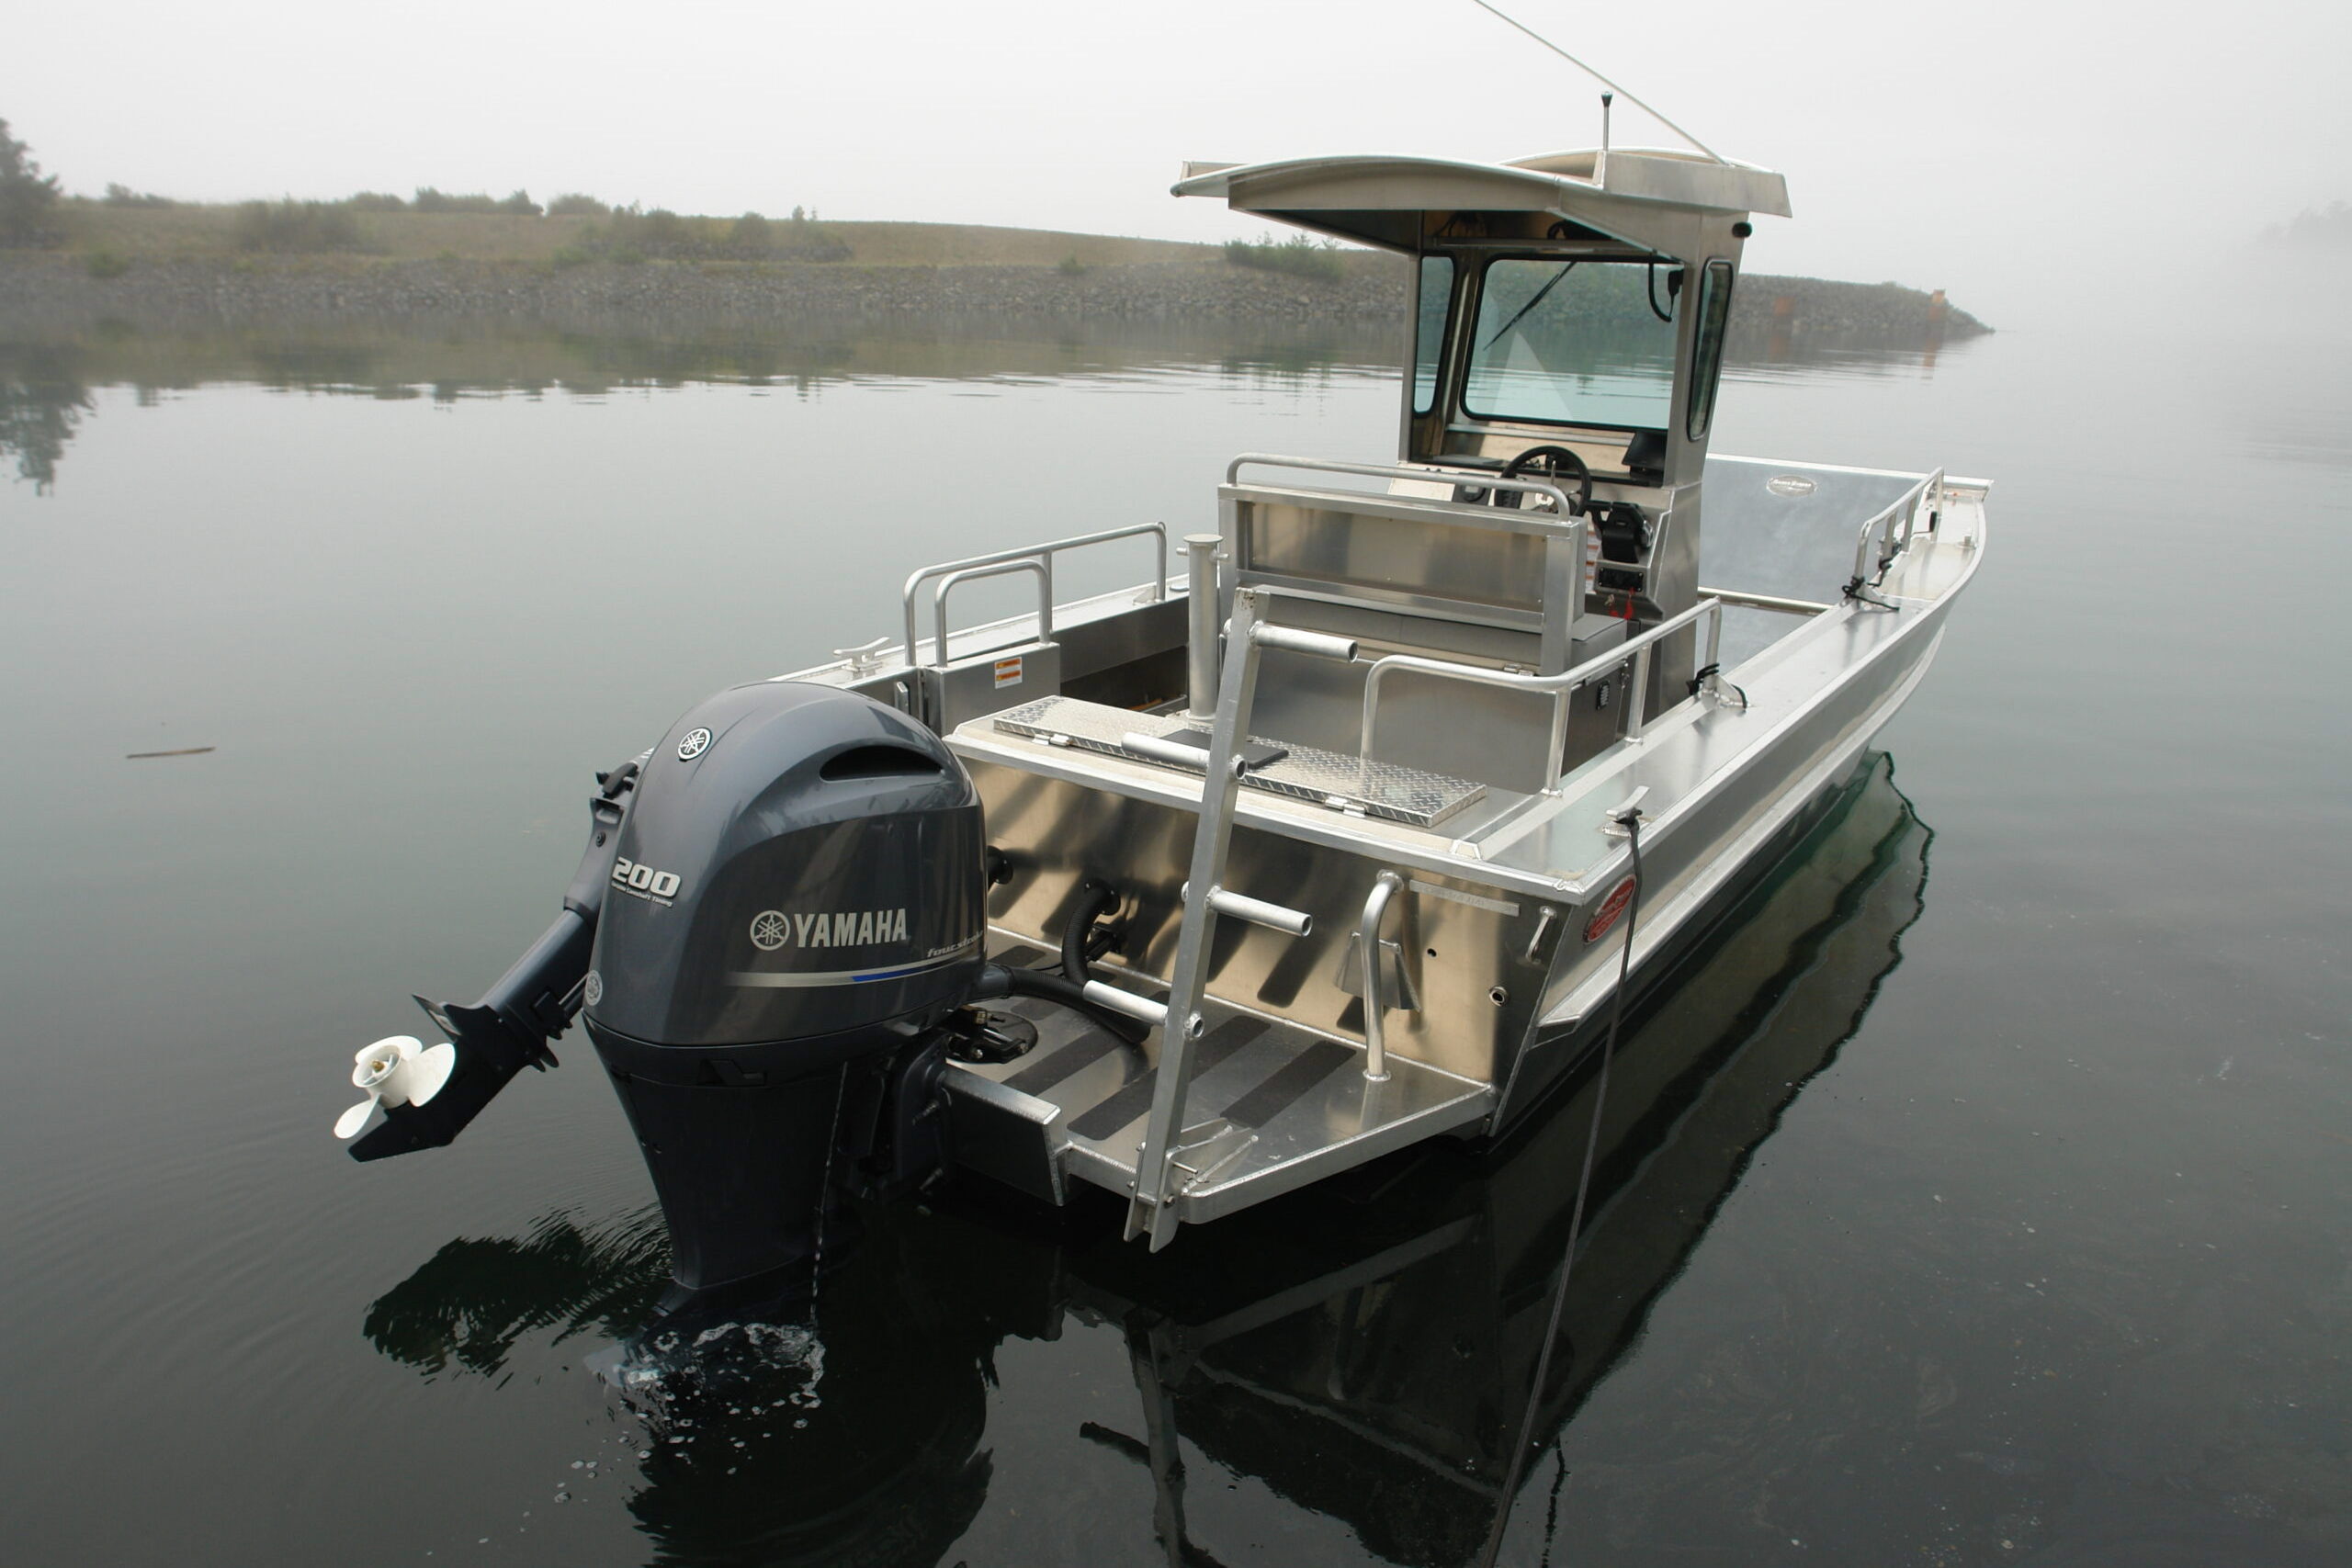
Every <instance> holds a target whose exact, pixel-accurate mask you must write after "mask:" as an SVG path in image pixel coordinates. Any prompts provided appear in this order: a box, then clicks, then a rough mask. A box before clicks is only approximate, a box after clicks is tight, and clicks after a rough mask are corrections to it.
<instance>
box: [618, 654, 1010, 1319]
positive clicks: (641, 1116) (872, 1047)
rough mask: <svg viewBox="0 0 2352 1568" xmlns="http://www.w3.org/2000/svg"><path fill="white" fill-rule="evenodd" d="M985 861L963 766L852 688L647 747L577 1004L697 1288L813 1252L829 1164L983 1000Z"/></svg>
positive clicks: (725, 720) (976, 806) (778, 699)
mask: <svg viewBox="0 0 2352 1568" xmlns="http://www.w3.org/2000/svg"><path fill="white" fill-rule="evenodd" d="M982 852H983V844H982V827H981V816H980V803H979V797H978V793H977V792H976V791H975V790H974V789H973V786H972V782H971V780H970V778H969V777H967V775H966V773H965V772H964V769H963V767H962V765H961V764H960V763H958V762H957V761H956V758H955V757H954V756H953V755H952V754H951V753H950V752H949V751H948V750H947V749H946V748H945V747H944V746H943V745H941V744H940V742H939V740H938V738H937V737H935V736H934V735H933V734H932V733H931V731H929V730H928V729H925V728H923V727H922V726H921V725H920V724H918V723H916V722H915V721H913V720H912V719H910V718H908V717H907V716H904V715H902V714H899V713H898V712H896V711H895V710H893V709H890V708H887V707H884V706H882V705H879V704H876V703H873V702H869V701H867V700H866V699H865V698H863V697H860V696H856V695H854V694H849V693H845V692H840V691H835V690H831V689H829V688H826V687H820V686H813V685H803V684H799V683H796V682H759V683H756V684H752V685H747V686H739V687H736V688H734V689H732V690H730V691H727V692H722V693H720V694H718V695H717V696H715V697H713V698H711V699H710V700H709V701H707V702H706V703H704V704H703V705H700V706H699V707H697V708H695V710H694V711H693V712H691V713H689V714H688V715H686V716H685V717H684V718H683V719H681V720H679V722H678V724H677V725H676V726H675V727H674V728H673V729H672V731H671V733H670V734H669V735H667V736H666V737H664V738H663V739H662V744H661V745H660V746H658V747H656V748H655V749H654V751H653V754H652V757H651V758H650V760H649V761H647V763H646V764H645V767H644V769H643V772H642V773H641V775H640V776H639V780H638V784H637V794H636V799H635V801H634V802H633V803H632V805H631V807H630V810H629V814H628V821H627V823H626V825H625V826H624V828H623V829H622V833H621V839H620V845H619V852H618V856H617V858H616V860H615V862H614V865H613V871H612V878H611V885H610V886H609V887H608V888H607V889H606V897H605V908H604V911H603V917H602V919H600V920H599V922H598V925H597V930H596V938H595V946H594V951H593V953H592V954H591V955H590V959H589V970H588V975H587V980H586V985H585V986H584V987H583V990H582V998H583V1000H584V1002H585V1004H586V1005H585V1010H584V1013H583V1017H584V1020H585V1021H586V1024H587V1027H588V1036H589V1039H590V1040H591V1041H592V1042H593V1043H594V1045H595V1047H596V1052H597V1055H599V1056H600V1057H601V1058H602V1059H603V1061H604V1064H605V1069H606V1071H607V1072H609V1073H610V1074H611V1076H612V1079H613V1083H614V1086H615V1088H616V1089H617V1090H618V1091H619V1094H620V1099H621V1104H622V1105H623V1107H624V1108H626V1110H627V1111H628V1119H629V1122H630V1125H631V1126H632V1127H633V1128H634V1129H635V1131H636V1133H637V1137H638V1142H639V1145H640V1146H641V1147H642V1148H643V1150H644V1154H645V1161H646V1165H647V1167H648V1168H650V1170H651V1172H652V1175H653V1184H654V1188H655V1190H656V1191H657V1192H658V1193H659V1195H660V1197H661V1201H662V1213H663V1216H664V1218H665V1219H666V1220H667V1221H668V1222H669V1227H670V1236H671V1245H672V1252H673V1273H674V1275H675V1278H676V1280H677V1281H678V1283H679V1284H680V1285H681V1286H683V1287H684V1288H685V1289H686V1290H688V1291H694V1292H707V1291H709V1290H712V1289H714V1288H718V1287H722V1286H729V1285H735V1284H746V1283H748V1282H750V1281H752V1280H758V1279H762V1278H763V1277H765V1276H769V1275H773V1274H775V1272H776V1271H777V1270H779V1269H790V1268H792V1267H794V1266H796V1265H799V1264H803V1263H805V1262H806V1261H808V1259H809V1254H810V1252H811V1251H812V1250H813V1249H814V1248H815V1247H816V1246H817V1245H818V1238H819V1236H820V1234H821V1227H822V1223H823V1218H822V1217H823V1214H824V1213H825V1211H826V1208H827V1206H828V1205H829V1203H830V1202H831V1199H832V1197H833V1195H834V1193H835V1192H836V1190H838V1187H839V1180H838V1179H837V1178H836V1176H835V1173H834V1172H833V1167H834V1166H835V1164H836V1162H837V1161H838V1160H839V1159H841V1158H842V1156H843V1155H844V1154H846V1155H848V1156H850V1157H851V1158H853V1159H856V1158H865V1157H869V1156H871V1155H872V1154H873V1152H874V1150H873V1145H874V1144H875V1143H876V1139H877V1138H880V1139H884V1140H887V1139H888V1136H889V1134H890V1128H888V1127H880V1128H877V1124H876V1123H877V1118H884V1119H888V1121H890V1122H898V1121H899V1120H900V1118H899V1117H897V1116H894V1115H893V1114H892V1106H891V1103H890V1102H891V1101H892V1100H894V1099H896V1098H899V1094H898V1093H896V1092H894V1091H900V1090H903V1089H904V1085H903V1084H900V1083H899V1082H898V1081H897V1080H899V1079H901V1078H903V1077H905V1076H906V1075H907V1073H908V1072H909V1071H910V1069H912V1068H913V1067H914V1066H915V1065H916V1064H915V1061H914V1058H916V1057H918V1056H921V1055H924V1054H926V1053H929V1054H931V1055H933V1056H934V1057H935V1055H936V1052H937V1049H938V1047H937V1045H936V1043H934V1041H933V1036H934V1034H935V1032H937V1029H938V1026H939V1025H940V1024H941V1023H942V1022H943V1021H945V1020H946V1018H947V1017H948V1015H949V1014H950V1013H952V1012H953V1011H955V1010H956V1009H958V1008H960V1007H961V1006H962V1005H963V1004H964V1003H965V1001H966V1000H967V998H969V997H970V996H971V995H972V993H973V992H974V990H975V988H976V987H977V985H978V978H979V976H980V972H981V969H982V967H983V963H984V953H983V945H984V942H983V939H984V935H985V931H986V910H985V904H984V900H985V892H986V882H985V876H984V873H983V870H982ZM843 1174H845V1173H843Z"/></svg>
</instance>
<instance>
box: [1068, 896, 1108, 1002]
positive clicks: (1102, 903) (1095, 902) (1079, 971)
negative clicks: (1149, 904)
mask: <svg viewBox="0 0 2352 1568" xmlns="http://www.w3.org/2000/svg"><path fill="white" fill-rule="evenodd" d="M1118 907H1119V890H1118V889H1117V888H1115V887H1114V886H1111V885H1110V884H1109V883H1107V882H1097V881H1095V880H1094V879H1093V878H1092V877H1089V878H1088V879H1087V880H1086V881H1084V882H1081V883H1080V884H1079V885H1078V908H1075V909H1072V910H1071V911H1070V912H1069V919H1068V920H1067V921H1065V922H1064V923H1063V925H1062V975H1063V976H1064V977H1065V978H1067V979H1068V980H1069V981H1070V983H1071V984H1073V985H1079V986H1083V985H1084V984H1086V982H1087V981H1089V980H1091V979H1092V978H1093V977H1094V972H1093V971H1092V970H1091V969H1090V968H1088V967H1087V961H1088V959H1089V957H1090V956H1091V955H1090V954H1089V953H1087V951H1086V946H1087V941H1088V939H1089V938H1091V936H1093V934H1094V922H1095V921H1097V920H1099V919H1102V918H1103V916H1105V915H1107V914H1109V913H1110V912H1111V911H1112V910H1114V909H1115V908H1118Z"/></svg>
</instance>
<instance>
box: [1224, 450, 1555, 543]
mask: <svg viewBox="0 0 2352 1568" xmlns="http://www.w3.org/2000/svg"><path fill="white" fill-rule="evenodd" d="M1248 467H1255V468H1299V469H1303V470H1305V471H1306V472H1308V473H1317V474H1354V475H1357V476H1360V477H1361V478H1363V479H1410V480H1413V481H1414V482H1415V483H1418V484H1476V485H1478V486H1480V487H1482V488H1483V489H1487V490H1507V491H1514V492H1516V493H1518V494H1521V495H1545V496H1550V497H1551V498H1552V502H1553V504H1554V505H1555V506H1556V507H1558V508H1559V513H1560V521H1561V523H1562V524H1563V525H1570V524H1574V523H1575V522H1576V520H1575V519H1574V518H1572V517H1571V516H1570V515H1569V511H1568V497H1567V492H1566V491H1563V490H1562V489H1561V488H1560V487H1559V486H1558V485H1556V484H1555V483H1552V482H1551V481H1549V480H1545V479H1502V478H1499V477H1498V478H1494V479H1489V478H1487V476H1486V475H1484V474H1481V475H1479V476H1478V477H1477V478H1476V479H1464V478H1462V477H1459V476H1457V475H1454V474H1450V473H1444V472H1442V471H1440V470H1438V469H1435V468H1398V467H1397V466H1396V465H1395V464H1393V463H1341V462H1335V461H1333V460H1332V459H1330V458H1328V457H1282V456H1280V455H1278V454H1276V453H1272V452H1244V453H1243V454H1241V456H1239V457H1236V458H1235V459H1233V461H1231V462H1230V463H1227V465H1226V466H1225V482H1226V483H1227V484H1235V483H1238V482H1239V479H1240V474H1241V470H1242V469H1243V468H1248ZM1331 493H1336V494H1340V495H1346V494H1347V493H1349V492H1347V491H1336V492H1331ZM1447 504H1448V505H1453V504H1458V503H1456V502H1447ZM1530 515H1533V514H1532V513H1530ZM1579 526H1580V525H1579Z"/></svg>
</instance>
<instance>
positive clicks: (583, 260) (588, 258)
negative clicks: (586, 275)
mask: <svg viewBox="0 0 2352 1568" xmlns="http://www.w3.org/2000/svg"><path fill="white" fill-rule="evenodd" d="M595 259H596V253H595V252H594V251H592V250H590V249H589V248H588V247H587V246H585V245H558V246H557V247H556V248H555V254H553V255H551V256H549V257H548V260H549V261H550V262H553V263H554V264H555V268H556V270H557V271H558V272H561V271H562V270H563V269H564V268H566V267H573V266H586V265H588V264H589V263H590V262H592V261H594V260H595Z"/></svg>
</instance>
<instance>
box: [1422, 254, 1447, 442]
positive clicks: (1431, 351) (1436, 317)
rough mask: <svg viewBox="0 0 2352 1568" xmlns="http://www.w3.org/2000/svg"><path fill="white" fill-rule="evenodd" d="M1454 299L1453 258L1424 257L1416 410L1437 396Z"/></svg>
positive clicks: (1427, 409) (1425, 405) (1427, 406)
mask: <svg viewBox="0 0 2352 1568" xmlns="http://www.w3.org/2000/svg"><path fill="white" fill-rule="evenodd" d="M1452 299H1453V257H1452V256H1423V257H1422V258H1421V308H1420V312H1419V315H1418V316H1417V317H1416V318H1415V321H1414V326H1413V412H1414V413H1416V414H1425V413H1427V412H1430V405H1431V404H1432V403H1433V402H1435V401H1436V399H1437V357H1438V355H1439V353H1440V351H1441V350H1442V348H1443V347H1444V345H1445V311H1446V306H1447V304H1448V303H1449V302H1450V301H1451V300H1452Z"/></svg>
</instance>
